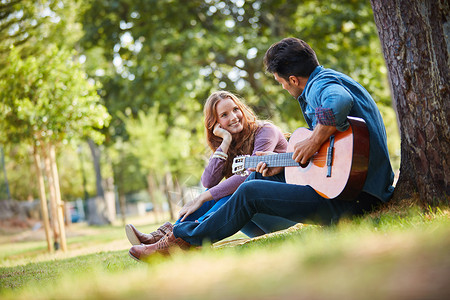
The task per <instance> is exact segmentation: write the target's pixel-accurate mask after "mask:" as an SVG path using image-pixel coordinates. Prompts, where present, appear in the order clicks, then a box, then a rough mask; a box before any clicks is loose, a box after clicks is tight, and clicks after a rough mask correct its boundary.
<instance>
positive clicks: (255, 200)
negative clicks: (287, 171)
mask: <svg viewBox="0 0 450 300" xmlns="http://www.w3.org/2000/svg"><path fill="white" fill-rule="evenodd" d="M356 203H357V202H356V201H352V202H348V201H340V200H337V199H332V200H330V199H326V198H323V197H321V196H320V195H319V194H318V193H317V192H316V191H314V189H313V188H311V187H310V186H302V185H294V184H287V183H286V182H285V178H284V173H280V174H278V175H275V176H272V177H262V176H261V174H260V173H255V172H253V173H252V174H251V175H250V176H249V177H248V178H247V180H246V181H245V182H244V183H242V184H241V185H240V186H239V188H238V189H237V190H236V191H235V192H234V194H233V195H232V196H231V197H230V198H229V199H228V201H226V202H225V203H223V204H222V205H221V206H220V207H219V208H218V209H217V210H216V211H215V212H214V213H213V214H211V215H209V216H208V217H206V218H205V219H204V220H203V221H202V222H200V223H198V222H192V221H186V222H183V223H179V224H176V225H175V226H174V229H173V233H174V235H175V237H177V238H182V239H183V240H185V241H186V242H188V243H190V244H192V245H201V244H202V243H203V242H204V241H208V242H212V243H214V242H216V241H219V240H221V239H224V238H226V237H229V236H231V235H233V234H235V233H236V232H238V231H239V230H241V229H243V228H244V227H245V226H246V225H247V224H248V223H249V222H253V223H255V224H258V220H256V219H257V218H258V216H257V215H259V214H263V216H264V215H270V216H276V217H282V218H283V219H288V220H290V221H291V222H292V224H294V223H296V222H300V223H306V222H312V223H319V224H330V223H334V222H336V221H337V220H339V218H340V217H342V216H344V215H353V214H355V213H357V210H358V209H359V208H358V205H357V204H356ZM253 218H255V219H253ZM284 225H285V226H280V227H281V228H279V229H282V228H283V227H284V228H287V227H289V226H286V225H287V224H284ZM258 227H260V226H258ZM260 228H261V227H260ZM244 230H245V229H244Z"/></svg>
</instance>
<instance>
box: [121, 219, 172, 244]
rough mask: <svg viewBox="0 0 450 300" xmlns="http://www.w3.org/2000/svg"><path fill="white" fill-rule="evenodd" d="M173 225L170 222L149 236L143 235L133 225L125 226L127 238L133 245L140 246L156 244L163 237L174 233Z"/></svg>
mask: <svg viewBox="0 0 450 300" xmlns="http://www.w3.org/2000/svg"><path fill="white" fill-rule="evenodd" d="M172 229H173V225H172V224H170V223H169V222H166V223H164V225H162V226H161V227H159V228H158V229H156V230H155V231H153V232H150V233H149V234H146V233H142V232H140V231H139V230H137V229H136V227H134V226H133V225H131V224H127V225H125V233H126V234H127V238H128V240H129V241H130V243H131V244H132V245H140V244H146V245H149V244H154V243H156V242H157V241H159V240H160V239H161V238H162V237H163V236H165V235H166V234H168V233H169V232H172Z"/></svg>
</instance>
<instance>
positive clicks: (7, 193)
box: [0, 147, 12, 200]
mask: <svg viewBox="0 0 450 300" xmlns="http://www.w3.org/2000/svg"><path fill="white" fill-rule="evenodd" d="M0 154H1V159H2V166H3V174H4V176H5V187H6V195H7V197H8V200H12V197H11V192H10V190H9V182H8V176H7V173H6V165H5V153H4V152H3V147H0Z"/></svg>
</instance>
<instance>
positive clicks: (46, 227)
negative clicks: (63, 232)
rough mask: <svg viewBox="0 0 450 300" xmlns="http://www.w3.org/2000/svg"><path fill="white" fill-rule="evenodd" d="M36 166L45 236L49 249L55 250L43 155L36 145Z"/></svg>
mask: <svg viewBox="0 0 450 300" xmlns="http://www.w3.org/2000/svg"><path fill="white" fill-rule="evenodd" d="M33 157H34V166H35V167H36V175H37V179H38V187H39V198H40V200H41V214H42V223H44V230H45V238H46V240H47V249H48V251H49V252H52V251H53V246H52V238H51V236H50V220H49V217H48V206H47V196H46V195H45V184H44V177H43V176H42V171H41V157H40V156H39V153H38V150H37V148H36V147H34V149H33Z"/></svg>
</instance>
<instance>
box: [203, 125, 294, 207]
mask: <svg viewBox="0 0 450 300" xmlns="http://www.w3.org/2000/svg"><path fill="white" fill-rule="evenodd" d="M287 145H288V142H287V140H286V138H285V137H284V135H283V133H282V132H281V130H280V129H279V128H278V127H276V126H275V125H273V124H271V123H264V124H263V125H262V127H261V128H260V129H259V130H258V131H257V132H256V135H255V144H254V147H253V153H252V155H255V152H256V151H273V152H276V153H284V152H286V149H287ZM217 150H218V151H222V149H220V147H219V148H218V149H217ZM229 159H231V158H229ZM224 166H225V160H223V159H220V158H212V156H211V158H210V159H209V163H208V165H207V166H206V168H205V170H204V171H203V174H202V178H201V180H202V184H203V186H204V187H205V188H208V190H209V192H210V193H211V195H212V197H213V199H214V200H216V201H217V200H219V199H221V198H223V197H225V196H228V195H231V194H232V193H234V191H236V189H237V188H238V187H239V185H240V184H241V183H243V182H244V180H245V179H246V178H247V177H248V176H241V175H232V176H231V177H229V178H227V179H225V180H224V181H222V182H221V180H222V179H223V178H224V176H223V174H222V170H223V168H224Z"/></svg>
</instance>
